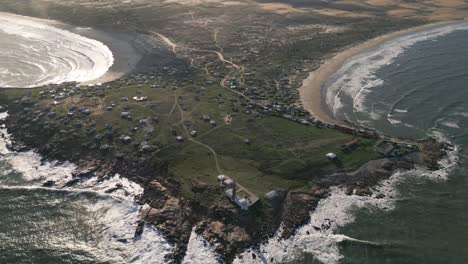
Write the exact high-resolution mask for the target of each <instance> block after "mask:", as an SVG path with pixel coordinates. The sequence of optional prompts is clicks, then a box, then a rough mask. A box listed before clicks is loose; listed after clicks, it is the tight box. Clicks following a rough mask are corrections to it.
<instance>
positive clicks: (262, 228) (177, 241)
mask: <svg viewBox="0 0 468 264" xmlns="http://www.w3.org/2000/svg"><path fill="white" fill-rule="evenodd" d="M3 103H5V104H6V105H8V106H7V107H6V110H7V111H8V113H9V116H8V117H7V119H6V120H5V126H6V127H7V129H8V132H9V133H10V134H11V135H12V137H13V144H12V145H11V146H10V148H12V149H14V150H16V151H25V150H31V149H33V150H35V151H37V152H38V153H39V154H41V155H42V157H43V158H44V160H58V161H63V162H65V161H70V162H74V163H75V164H76V165H77V166H78V169H77V170H76V172H75V173H74V177H73V179H72V180H71V181H69V182H67V183H66V186H73V185H74V184H76V183H78V182H79V181H80V179H83V178H87V177H98V178H101V179H105V178H106V177H111V176H113V175H115V174H117V173H118V174H120V175H122V176H124V177H127V178H129V179H130V180H132V181H134V182H136V183H138V184H140V185H141V186H143V187H144V190H145V191H144V194H143V195H142V197H136V199H137V201H138V202H139V203H141V204H147V205H149V207H148V209H146V211H145V212H143V214H142V215H143V216H144V217H143V218H142V220H141V221H142V223H152V224H155V225H156V226H157V227H158V229H159V230H161V231H162V232H163V234H164V235H165V236H166V238H167V239H168V241H169V242H171V243H173V244H174V245H175V246H176V247H175V251H174V253H173V254H172V255H171V256H167V260H168V262H172V263H180V262H181V261H182V260H183V257H184V255H185V252H186V249H187V244H188V241H189V239H190V234H191V232H192V229H193V228H194V227H195V231H196V232H197V233H199V234H201V235H202V236H203V237H204V238H205V239H206V240H207V241H208V242H209V243H211V244H213V245H215V247H216V252H217V253H218V254H219V256H220V258H222V260H223V261H225V262H227V263H230V262H232V260H233V259H234V258H235V257H236V255H237V254H239V253H241V252H243V251H244V250H245V249H247V248H251V247H255V246H256V245H259V244H261V243H263V242H266V241H267V240H268V239H269V238H271V237H272V236H273V235H274V234H275V232H276V231H277V230H278V228H280V226H281V227H282V230H283V233H282V238H284V239H286V238H289V237H291V236H292V235H294V233H295V230H296V229H297V228H298V227H300V226H302V225H304V224H306V223H307V222H308V221H309V220H310V212H312V211H313V210H314V209H315V207H316V206H317V204H318V203H319V201H320V200H321V199H323V198H326V197H327V196H328V195H329V188H330V187H332V186H340V187H345V188H346V190H347V194H354V195H360V196H370V195H372V190H371V189H372V187H373V186H376V185H377V184H378V183H379V182H380V181H382V180H385V179H387V178H389V177H390V176H391V175H392V174H393V173H395V172H396V171H407V170H411V169H414V168H416V167H425V168H428V169H429V170H437V169H439V160H440V159H441V158H443V157H444V156H445V155H446V154H447V151H448V150H450V149H451V148H452V146H450V145H448V144H446V143H442V142H438V141H436V140H434V139H427V140H424V141H419V142H416V145H417V146H418V149H417V150H415V151H413V152H411V153H405V154H404V155H401V156H396V157H395V156H393V157H383V158H381V159H378V160H372V161H370V162H368V163H366V164H364V165H362V166H361V167H360V168H359V169H357V170H355V171H352V172H349V171H342V172H336V173H333V174H330V175H317V176H314V177H315V180H314V182H313V183H311V184H310V185H309V186H306V187H304V188H301V190H283V191H279V192H278V194H277V195H276V197H275V198H274V199H271V200H265V201H263V200H262V202H261V203H258V204H256V205H255V206H254V207H253V208H250V209H249V210H248V211H245V210H241V209H240V208H239V207H237V206H236V205H235V204H234V203H232V202H231V201H230V200H229V199H228V198H227V197H226V196H225V195H224V194H223V193H222V191H221V190H220V189H219V187H218V186H213V185H209V184H207V183H204V182H201V181H198V180H194V181H193V182H192V187H191V188H192V191H193V193H194V194H195V195H194V197H192V198H191V199H187V198H184V197H183V196H182V194H181V192H180V183H178V182H177V181H176V180H174V179H172V178H171V177H170V176H169V175H168V164H166V163H164V162H161V161H159V160H155V159H153V158H151V155H147V154H148V153H146V151H142V150H141V148H140V147H139V146H135V148H134V150H133V151H131V152H125V153H119V152H117V154H116V155H115V156H112V157H110V156H107V155H106V151H105V150H103V149H102V148H97V149H92V148H91V149H89V148H88V149H87V151H86V152H85V153H83V151H82V148H81V143H82V142H85V141H84V140H83V138H80V135H81V134H79V133H76V132H74V129H73V128H70V127H69V126H67V125H66V124H67V123H68V122H67V120H66V119H59V118H56V117H55V116H54V115H53V114H52V115H51V114H50V112H49V113H44V112H39V111H36V112H33V111H32V110H31V108H32V107H33V105H34V102H30V101H28V100H27V99H24V98H23V100H21V101H14V102H3ZM84 115H86V113H85V114H84ZM110 136H112V135H110ZM77 148H79V149H80V150H78V149H77ZM44 186H47V187H56V188H61V187H63V186H55V183H54V182H45V183H44ZM114 189H115V190H117V189H119V186H115V188H114ZM111 191H112V190H111ZM378 198H382V199H383V198H385V197H378ZM278 216H280V217H278ZM314 228H315V227H314ZM316 228H317V229H321V228H327V227H326V226H321V227H316ZM140 231H142V230H140ZM138 232H139V231H138V230H137V231H136V236H137V235H138Z"/></svg>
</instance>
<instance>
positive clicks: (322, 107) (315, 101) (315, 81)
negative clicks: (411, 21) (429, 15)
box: [298, 21, 459, 125]
mask: <svg viewBox="0 0 468 264" xmlns="http://www.w3.org/2000/svg"><path fill="white" fill-rule="evenodd" d="M457 22H459V21H447V22H436V23H430V24H426V25H422V26H417V27H413V28H409V29H404V30H400V31H396V32H392V33H389V34H386V35H382V36H380V37H377V38H374V39H370V40H367V41H365V42H362V43H358V44H356V45H354V46H351V47H348V48H345V49H344V50H342V51H339V52H338V53H336V54H335V56H333V57H332V58H330V59H327V60H323V61H322V65H321V66H320V67H319V68H318V69H316V70H314V71H312V72H309V76H308V77H307V78H305V79H304V80H303V81H302V85H301V87H299V89H298V90H299V103H300V104H302V107H303V108H304V109H305V110H306V111H308V112H309V113H310V114H311V115H312V116H313V117H314V118H316V119H317V120H319V121H321V122H323V123H326V124H344V122H343V121H341V120H337V119H336V118H335V117H334V116H331V115H330V114H329V113H328V110H327V105H326V102H325V100H324V93H323V91H324V87H323V85H324V83H325V82H326V81H327V80H329V79H330V77H331V76H333V75H334V74H335V73H336V72H337V71H338V70H339V69H340V68H341V67H342V66H343V65H344V64H345V63H346V62H347V61H349V60H350V59H352V58H353V57H355V56H358V55H359V54H362V53H365V52H366V51H368V50H371V49H374V48H377V47H378V46H380V45H382V44H384V43H385V42H387V41H390V40H392V39H395V38H398V37H401V36H404V35H408V34H412V33H416V32H419V31H425V30H430V29H433V28H437V27H441V26H446V25H450V24H453V23H457ZM345 125H348V124H345Z"/></svg>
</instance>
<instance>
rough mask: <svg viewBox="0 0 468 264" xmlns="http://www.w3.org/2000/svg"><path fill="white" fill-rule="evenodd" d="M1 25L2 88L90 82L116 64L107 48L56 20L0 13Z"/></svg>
mask: <svg viewBox="0 0 468 264" xmlns="http://www.w3.org/2000/svg"><path fill="white" fill-rule="evenodd" d="M0 24H2V27H1V28H0V50H1V52H0V87H17V88H31V87H38V86H43V85H47V84H59V83H63V82H86V81H91V80H95V79H97V78H99V77H101V76H102V75H104V74H105V73H106V72H107V71H108V70H109V68H110V67H111V66H112V65H113V63H114V58H113V55H112V52H111V51H110V49H109V48H108V47H107V46H106V45H104V44H103V43H101V42H99V41H96V40H92V39H89V38H86V37H83V36H80V35H78V34H75V33H72V32H69V31H67V30H63V29H60V28H57V27H54V26H53V25H52V24H53V21H47V20H40V19H35V18H30V17H25V16H19V15H13V14H8V13H0Z"/></svg>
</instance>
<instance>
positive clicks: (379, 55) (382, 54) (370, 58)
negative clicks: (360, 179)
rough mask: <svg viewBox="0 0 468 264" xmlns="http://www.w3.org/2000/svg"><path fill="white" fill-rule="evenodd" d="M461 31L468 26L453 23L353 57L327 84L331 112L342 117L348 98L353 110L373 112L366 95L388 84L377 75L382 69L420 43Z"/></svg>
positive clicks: (410, 35)
mask: <svg viewBox="0 0 468 264" xmlns="http://www.w3.org/2000/svg"><path fill="white" fill-rule="evenodd" d="M459 30H468V23H467V22H461V23H457V24H450V25H446V26H441V27H436V28H433V29H430V30H424V31H421V32H417V33H412V34H409V35H404V36H401V37H397V38H394V39H391V40H388V41H386V42H384V43H383V44H381V45H380V46H378V47H377V48H375V49H373V50H370V51H368V52H366V53H363V54H360V55H357V56H354V57H352V58H351V59H349V60H348V61H347V62H346V63H345V64H344V65H343V66H342V67H341V68H340V70H338V71H337V72H336V73H335V74H334V75H333V76H332V78H330V81H329V82H328V83H326V85H325V88H326V95H325V100H326V103H327V106H328V107H329V109H330V111H331V113H332V114H334V115H335V116H336V115H337V114H338V112H339V111H340V109H341V108H342V107H343V106H344V102H343V99H344V98H348V99H350V100H352V107H353V111H355V112H359V113H365V112H370V111H368V110H369V109H366V107H365V105H364V102H365V99H366V95H367V94H369V93H370V92H371V91H372V89H373V88H375V87H379V86H381V85H382V84H383V83H384V81H383V80H381V79H379V78H378V77H377V76H376V72H377V71H378V70H379V69H381V68H382V67H384V66H386V65H389V64H391V63H392V62H393V61H394V60H395V58H397V57H398V56H399V55H401V54H402V53H403V52H404V51H405V50H406V49H407V48H409V47H411V46H412V45H414V44H416V43H418V42H421V41H426V40H435V39H437V38H439V37H442V36H445V35H447V34H450V33H452V32H455V31H459Z"/></svg>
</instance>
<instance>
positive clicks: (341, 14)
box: [313, 9, 373, 18]
mask: <svg viewBox="0 0 468 264" xmlns="http://www.w3.org/2000/svg"><path fill="white" fill-rule="evenodd" d="M313 11H314V12H315V13H318V14H320V15H324V16H334V17H349V18H370V17H373V16H372V15H370V14H364V13H357V12H349V11H344V10H338V9H314V10H313Z"/></svg>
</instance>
